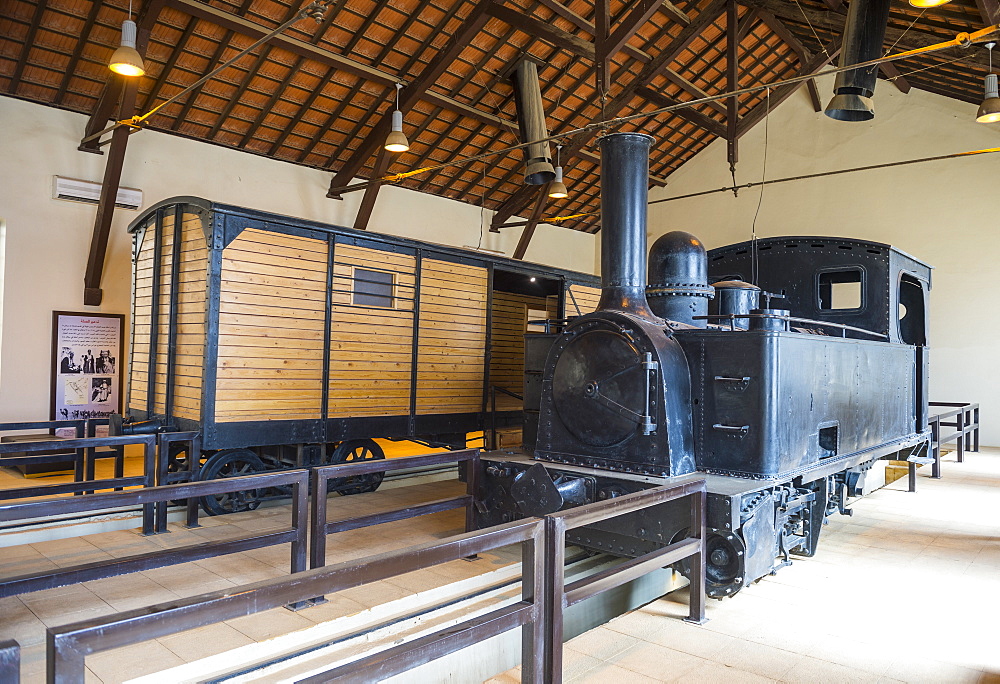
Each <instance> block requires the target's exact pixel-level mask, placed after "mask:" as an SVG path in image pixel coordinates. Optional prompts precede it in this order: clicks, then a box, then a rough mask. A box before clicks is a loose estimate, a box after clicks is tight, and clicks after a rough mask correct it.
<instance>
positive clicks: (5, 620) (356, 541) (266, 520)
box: [0, 481, 520, 683]
mask: <svg viewBox="0 0 1000 684" xmlns="http://www.w3.org/2000/svg"><path fill="white" fill-rule="evenodd" d="M464 491H465V485H464V484H461V483H458V482H455V481H446V482H432V483H427V484H419V485H414V486H410V487H405V488H396V489H389V490H385V491H381V490H380V491H379V492H376V493H375V494H370V495H362V496H352V497H338V496H331V497H330V513H329V515H330V519H331V520H333V519H336V518H339V517H351V516H355V515H364V514H366V513H373V512H375V511H377V510H379V509H386V508H397V507H400V506H403V505H407V504H409V503H418V502H426V501H429V500H433V499H438V498H442V497H446V496H455V495H458V494H461V493H464ZM289 509H290V507H289V506H287V505H286V506H277V507H273V508H267V509H261V510H258V511H255V512H253V513H247V514H236V515H229V516H221V517H217V518H212V517H203V518H202V522H203V524H204V527H201V528H198V529H193V530H189V529H187V528H185V527H184V526H183V525H181V524H171V525H170V526H169V527H170V530H171V531H170V533H169V534H166V535H160V536H153V537H143V536H141V535H140V534H139V533H138V531H137V530H128V531H120V532H105V533H101V534H96V535H90V536H87V537H79V538H72V539H64V540H59V541H49V542H42V543H37V544H30V545H24V546H16V547H9V548H0V577H10V576H14V575H20V574H26V573H28V572H31V571H33V570H41V569H45V568H55V567H62V566H68V565H75V564H77V563H81V562H87V561H94V560H104V559H108V558H113V557H119V556H125V555H131V554H136V553H142V552H146V551H153V550H157V549H160V548H164V547H175V546H180V545H185V544H191V543H198V542H203V541H206V540H214V539H223V538H226V537H232V536H236V535H241V534H246V533H247V531H248V530H251V529H252V530H253V531H256V532H262V531H266V530H267V529H277V528H281V527H287V525H288V522H289ZM464 516H465V514H464V511H462V510H456V511H448V512H445V513H437V514H434V515H429V516H424V517H421V518H415V519H411V520H406V521H401V522H397V523H389V524H386V525H381V526H379V527H377V528H370V529H367V530H366V529H360V530H353V531H350V532H343V533H340V534H336V535H331V536H330V537H329V539H328V546H327V562H328V563H335V562H340V561H344V560H348V559H351V558H357V557H359V556H361V555H369V554H375V553H380V552H384V551H387V550H390V549H396V548H402V547H405V546H409V545H413V544H420V543H424V542H428V541H433V540H436V539H439V538H443V537H447V536H451V535H455V534H459V533H460V532H462V531H464V524H465V517H464ZM359 549H360V550H361V551H359ZM289 554H290V546H289V545H288V544H285V545H282V546H272V547H267V548H263V549H256V550H253V551H248V552H245V553H239V554H232V555H228V556H219V557H215V558H208V559H205V560H201V561H197V562H194V563H185V564H182V565H175V566H170V567H165V568H158V569H155V570H148V571H145V572H140V573H134V574H130V575H124V576H121V577H115V578H108V579H102V580H97V581H92V582H85V583H83V584H78V585H73V586H68V587H60V588H56V589H49V590H46V591H39V592H34V593H30V594H24V595H22V596H17V597H10V598H3V599H0V639H9V638H13V639H16V640H17V641H18V642H19V643H20V644H21V647H22V653H21V656H22V668H21V671H22V681H25V682H29V683H30V682H42V681H44V679H45V629H46V627H51V626H55V625H62V624H67V623H70V622H77V621H80V620H84V619H88V618H94V617H99V616H103V615H109V614H111V613H114V612H117V611H121V610H128V609H132V608H136V607H140V606H146V605H152V604H155V603H160V602H164V601H170V600H172V599H175V598H178V597H186V596H192V595H195V594H200V593H204V592H208V591H213V590H219V589H225V588H227V587H232V586H236V585H239V584H245V583H248V582H255V581H259V580H262V579H267V578H272V577H281V576H285V575H287V574H288V570H289ZM518 560H520V558H519V553H517V552H515V551H511V552H509V553H508V552H506V551H504V550H500V551H498V552H496V553H489V554H482V555H481V556H480V557H479V559H478V560H476V561H474V562H467V561H464V560H462V561H456V562H453V563H448V564H445V565H440V566H436V567H434V568H430V569H428V570H425V571H421V572H417V573H410V574H407V575H402V576H400V577H398V578H393V580H391V581H385V582H380V583H377V584H373V585H370V586H364V587H358V588H355V589H350V590H347V591H343V592H340V593H339V594H336V595H330V596H328V597H327V598H328V599H329V601H328V602H327V603H325V604H323V605H319V606H314V607H311V608H307V609H305V610H302V611H299V612H295V613H293V612H290V611H288V610H285V609H277V610H272V611H268V612H266V613H260V614H258V615H254V616H250V617H245V618H239V619H236V620H230V621H228V622H225V623H221V624H218V625H213V626H210V627H205V628H202V629H197V630H191V631H189V632H184V633H182V634H177V635H173V636H169V637H164V638H162V639H158V640H156V641H150V642H146V643H144V644H140V645H137V646H132V647H128V648H124V649H118V650H116V651H111V652H107V653H101V654H96V655H92V656H88V657H87V675H88V680H87V681H88V682H105V683H110V682H121V681H124V680H126V679H130V678H133V677H137V676H140V675H143V674H148V673H153V672H158V671H160V670H163V669H166V668H168V667H173V666H176V665H181V664H183V663H185V662H191V661H194V660H198V659H200V658H203V657H206V656H209V655H213V654H216V653H221V652H223V651H226V650H229V649H232V648H236V647H238V646H244V645H247V644H251V643H254V642H255V641H263V640H265V639H270V638H272V637H274V636H277V635H280V634H287V633H288V632H292V631H294V630H298V629H303V628H307V627H311V626H312V625H315V624H318V623H321V622H326V621H328V620H332V619H334V618H337V617H340V616H344V615H350V614H353V613H357V612H359V611H362V610H365V609H366V608H370V607H372V606H376V605H379V604H381V603H384V602H386V601H390V600H393V599H396V598H401V597H404V596H408V595H412V594H415V593H417V592H419V591H422V590H425V589H428V588H430V587H434V586H440V585H444V584H447V583H449V582H451V581H456V580H459V579H465V578H468V577H470V576H473V575H476V574H480V573H486V572H490V571H492V570H496V569H497V568H500V567H503V566H505V565H508V564H510V563H515V562H517V561H518Z"/></svg>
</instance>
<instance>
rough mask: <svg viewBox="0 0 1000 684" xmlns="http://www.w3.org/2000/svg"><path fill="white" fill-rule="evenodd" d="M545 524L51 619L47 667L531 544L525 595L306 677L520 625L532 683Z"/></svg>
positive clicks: (409, 664) (340, 675)
mask: <svg viewBox="0 0 1000 684" xmlns="http://www.w3.org/2000/svg"><path fill="white" fill-rule="evenodd" d="M544 531H545V524H544V522H543V521H542V520H540V519H538V518H532V519H530V520H523V521H519V522H513V523H507V524H505V525H499V526H497V527H491V528H489V529H486V530H482V531H479V532H470V533H465V534H461V535H458V536H455V537H451V538H449V539H446V540H444V541H435V542H428V543H426V544H420V545H417V546H413V547H410V548H406V549H401V550H399V551H390V552H388V553H382V554H378V555H375V556H369V557H367V558H362V559H359V560H353V561H350V562H346V563H338V564H336V565H331V566H328V567H323V568H316V569H313V570H307V571H305V572H303V573H299V574H297V575H296V576H295V577H294V579H291V580H290V579H286V578H277V579H270V580H265V581H263V582H257V583H255V584H249V585H245V586H243V587H240V588H239V589H238V590H234V589H232V588H230V589H226V590H222V591H215V592H210V593H207V594H202V595H200V596H194V597H191V598H186V599H175V600H173V601H169V602H167V603H161V604H158V605H155V606H150V607H146V608H138V609H135V610H131V611H126V612H123V613H119V614H117V615H113V616H105V617H101V618H97V619H93V620H86V621H83V622H76V623H73V624H69V625H64V626H59V627H50V628H49V629H48V630H47V635H46V639H47V644H46V647H47V648H46V654H47V670H48V672H47V675H48V681H49V682H51V683H53V684H60V683H69V682H81V681H83V678H84V671H85V664H84V659H85V657H86V656H87V655H88V654H91V653H98V652H101V651H107V650H110V649H114V648H121V647H123V646H130V645H133V644H137V643H140V642H143V641H147V640H149V639H156V638H158V637H162V636H167V635H169V634H173V633H175V632H180V631H183V630H188V629H194V628H196V627H202V626H205V625H210V624H214V623H218V622H222V621H224V620H232V619H234V618H237V617H242V616H246V615H253V614H255V613H260V612H263V611H265V610H270V609H272V608H278V607H281V606H288V605H295V604H300V603H302V602H304V601H307V600H309V599H310V598H312V597H314V596H322V595H324V594H332V593H336V592H338V591H342V590H344V589H349V588H352V587H358V586H362V585H365V584H369V583H372V582H377V581H381V580H385V579H389V578H392V577H396V576H398V575H402V574H405V573H408V572H414V571H416V570H422V569H425V568H429V567H433V566H435V565H440V564H441V563H447V562H450V561H453V560H458V559H460V558H466V557H468V556H472V555H476V554H479V553H484V552H486V551H490V550H493V549H497V548H500V547H504V546H509V545H511V544H523V548H524V552H523V557H522V582H521V600H520V601H517V602H515V603H513V604H512V605H508V606H504V607H501V608H498V609H495V610H492V611H490V612H488V613H486V614H484V615H480V616H478V617H474V618H471V619H468V620H466V621H464V622H462V623H459V624H457V625H452V626H449V627H445V628H444V629H441V630H439V631H437V632H434V633H433V634H429V635H426V636H423V637H420V638H419V639H415V640H413V641H412V642H409V643H403V644H398V645H395V646H392V647H390V648H388V649H386V650H383V651H379V652H377V653H375V654H372V655H369V656H367V657H364V658H361V659H359V660H355V661H352V662H350V663H348V664H346V665H343V666H340V667H337V668H333V669H331V670H328V671H326V672H323V673H320V674H318V675H315V676H314V677H311V678H309V679H306V680H304V681H306V682H319V681H323V682H327V681H337V680H342V681H376V680H378V679H384V678H386V677H390V676H392V675H395V674H399V673H401V672H405V671H407V670H409V669H412V668H414V667H417V666H418V665H422V664H424V663H427V662H430V661H431V660H434V659H436V658H440V657H442V656H445V655H448V654H449V653H452V652H454V651H458V650H461V649H463V648H465V647H467V646H470V645H473V644H476V643H479V642H481V641H485V640H486V639H489V638H491V637H493V636H496V635H498V634H501V633H503V632H506V631H508V630H511V629H514V628H517V627H521V628H522V630H523V632H524V636H523V638H522V640H521V644H522V661H523V663H524V670H523V671H524V677H525V680H526V681H530V682H541V681H542V680H543V671H542V661H543V657H542V653H543V649H544V647H545V643H544V625H543V620H544V612H543V609H542V600H543V598H544V572H543V571H544V555H543V553H542V543H543V536H544Z"/></svg>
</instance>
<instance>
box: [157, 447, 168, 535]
mask: <svg viewBox="0 0 1000 684" xmlns="http://www.w3.org/2000/svg"><path fill="white" fill-rule="evenodd" d="M168 439H169V438H168V437H167V435H166V434H164V433H158V434H157V435H156V442H157V448H156V485H157V486H160V485H165V484H167V464H168V462H169V461H170V444H171V442H169V441H168ZM164 447H166V448H164ZM166 531H167V502H166V501H159V502H157V504H156V534H163V533H164V532H166Z"/></svg>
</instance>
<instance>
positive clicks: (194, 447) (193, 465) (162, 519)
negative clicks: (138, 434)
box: [156, 432, 201, 534]
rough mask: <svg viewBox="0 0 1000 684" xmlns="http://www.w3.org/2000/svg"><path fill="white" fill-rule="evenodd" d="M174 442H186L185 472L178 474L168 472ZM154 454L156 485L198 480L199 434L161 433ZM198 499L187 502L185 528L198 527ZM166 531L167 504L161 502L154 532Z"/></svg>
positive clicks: (157, 511) (199, 464) (157, 508)
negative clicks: (155, 455)
mask: <svg viewBox="0 0 1000 684" xmlns="http://www.w3.org/2000/svg"><path fill="white" fill-rule="evenodd" d="M175 442H187V454H188V457H187V461H188V468H187V470H184V471H180V472H173V473H172V472H169V471H168V467H169V465H170V445H172V444H174V443H175ZM156 453H157V454H158V458H157V463H156V484H157V485H167V484H173V483H175V482H195V481H197V480H198V472H199V469H200V466H201V433H200V432H163V433H160V434H158V435H157V436H156ZM199 501H200V497H199V498H195V497H191V498H189V499H188V500H187V504H186V508H187V526H188V527H200V523H199V522H198V503H199ZM166 531H167V502H166V501H161V502H159V503H158V504H156V532H157V534H159V533H161V532H166Z"/></svg>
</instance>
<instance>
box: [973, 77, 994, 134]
mask: <svg viewBox="0 0 1000 684" xmlns="http://www.w3.org/2000/svg"><path fill="white" fill-rule="evenodd" d="M976 121H978V122H979V123H996V122H997V121H1000V94H998V93H997V75H996V74H986V99H985V100H983V103H982V104H981V105H979V113H978V114H976Z"/></svg>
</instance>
